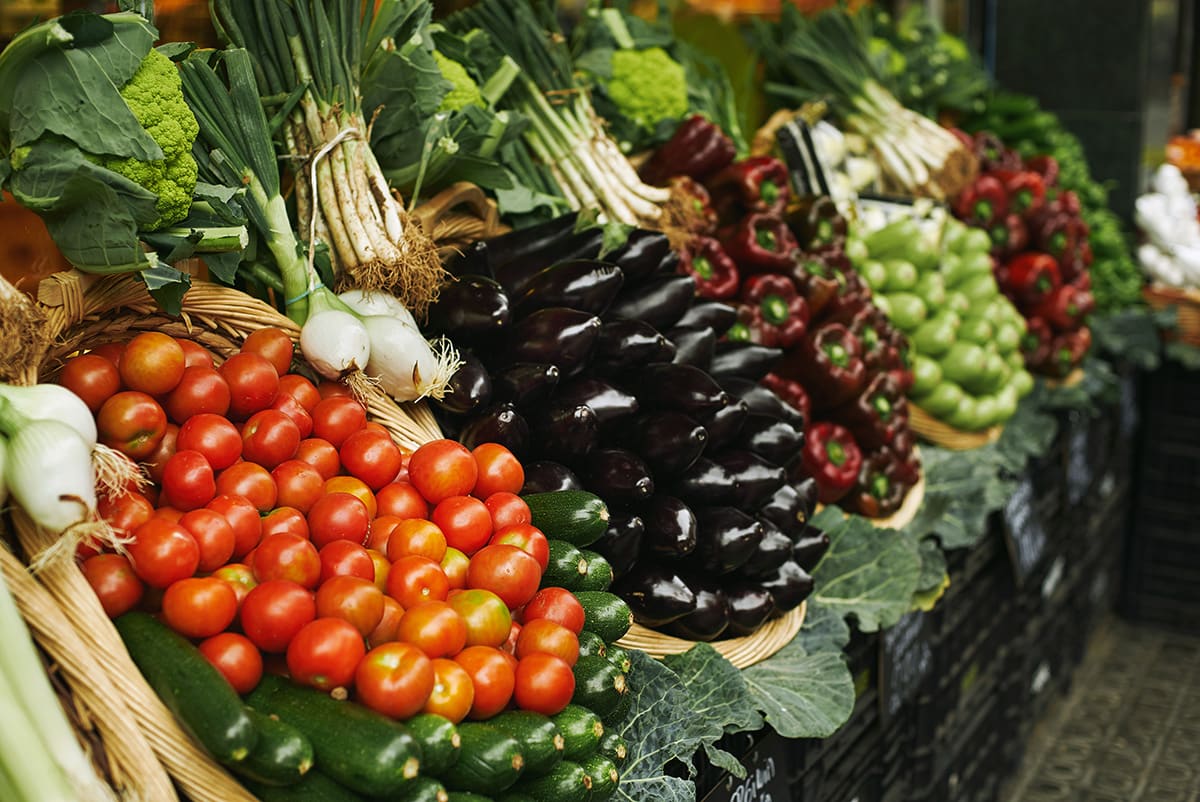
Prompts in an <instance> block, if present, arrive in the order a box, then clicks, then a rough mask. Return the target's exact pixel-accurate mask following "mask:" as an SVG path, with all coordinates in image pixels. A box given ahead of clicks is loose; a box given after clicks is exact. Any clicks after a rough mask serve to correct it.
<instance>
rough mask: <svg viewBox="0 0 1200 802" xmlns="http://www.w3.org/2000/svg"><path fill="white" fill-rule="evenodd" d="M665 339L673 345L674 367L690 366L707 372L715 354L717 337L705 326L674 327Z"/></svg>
mask: <svg viewBox="0 0 1200 802" xmlns="http://www.w3.org/2000/svg"><path fill="white" fill-rule="evenodd" d="M667 339H669V340H670V341H671V342H673V343H675V358H674V359H672V360H671V361H672V362H674V363H675V364H676V365H691V366H692V367H696V368H700V370H708V363H710V362H712V358H713V354H714V353H716V346H717V335H715V334H713V330H712V329H710V328H708V327H707V326H676V327H675V328H673V329H671V330H670V331H668V332H667Z"/></svg>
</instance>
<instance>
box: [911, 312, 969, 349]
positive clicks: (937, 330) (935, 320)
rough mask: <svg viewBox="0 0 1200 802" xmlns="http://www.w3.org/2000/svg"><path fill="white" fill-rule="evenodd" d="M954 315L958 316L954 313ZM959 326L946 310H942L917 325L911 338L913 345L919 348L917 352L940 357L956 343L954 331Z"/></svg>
mask: <svg viewBox="0 0 1200 802" xmlns="http://www.w3.org/2000/svg"><path fill="white" fill-rule="evenodd" d="M951 314H953V313H951ZM954 317H955V318H957V317H958V316H957V315H954ZM957 328H958V326H957V325H956V324H955V321H953V320H951V318H950V316H948V315H947V314H946V313H945V312H941V313H938V314H937V315H934V317H932V318H931V319H929V320H926V321H925V322H924V323H922V324H921V325H920V326H917V329H916V331H914V332H913V333H912V336H911V337H910V339H911V340H912V344H913V347H914V348H916V349H917V353H919V354H925V355H926V356H931V357H940V356H941V355H942V354H944V353H946V352H947V351H949V350H950V346H952V345H953V344H954V337H955V334H954V332H955V329H957Z"/></svg>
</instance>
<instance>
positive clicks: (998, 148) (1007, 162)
mask: <svg viewBox="0 0 1200 802" xmlns="http://www.w3.org/2000/svg"><path fill="white" fill-rule="evenodd" d="M975 157H976V158H977V159H979V169H980V170H982V171H984V172H988V171H990V170H996V169H1001V170H1019V169H1021V157H1020V155H1019V154H1018V153H1017V152H1016V151H1015V150H1011V149H1009V148H1007V147H1005V145H1004V142H1003V141H1002V140H1001V139H1000V137H998V136H996V135H995V134H993V133H992V132H991V131H980V132H979V133H977V134H975Z"/></svg>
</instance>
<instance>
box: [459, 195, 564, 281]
mask: <svg viewBox="0 0 1200 802" xmlns="http://www.w3.org/2000/svg"><path fill="white" fill-rule="evenodd" d="M578 217H579V215H578V213H576V212H568V213H567V214H563V215H559V216H558V217H556V218H554V219H553V220H547V221H546V222H544V223H538V224H536V225H532V226H526V227H525V228H519V229H517V230H516V231H511V232H509V233H507V234H502V235H500V236H499V237H493V238H492V239H489V240H485V241H484V242H481V243H476V244H475V245H472V246H471V247H470V248H468V249H467V253H473V252H474V251H475V250H477V249H478V246H480V245H482V246H483V251H484V254H485V256H486V263H487V266H488V273H487V274H488V275H490V276H492V277H493V278H498V276H497V275H496V273H497V272H498V271H503V270H504V268H505V267H507V266H508V265H509V264H510V263H517V264H520V265H522V266H527V265H529V263H531V262H534V263H542V262H544V263H546V264H549V262H551V261H553V260H555V259H557V258H558V257H557V256H556V254H557V253H558V252H560V251H561V250H562V248H563V245H564V244H566V243H567V242H569V241H570V240H571V239H572V237H574V236H575V223H576V221H577V220H578ZM476 272H478V271H476ZM502 283H503V282H502Z"/></svg>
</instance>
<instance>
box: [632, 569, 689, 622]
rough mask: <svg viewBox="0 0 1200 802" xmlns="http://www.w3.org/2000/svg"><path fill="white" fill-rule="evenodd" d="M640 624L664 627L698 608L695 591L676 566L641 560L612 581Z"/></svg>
mask: <svg viewBox="0 0 1200 802" xmlns="http://www.w3.org/2000/svg"><path fill="white" fill-rule="evenodd" d="M613 593H615V594H617V595H618V596H620V597H621V598H622V599H624V600H625V602H626V603H627V604H628V605H629V609H630V610H632V611H633V617H634V618H635V619H636V620H637V622H638V623H639V624H642V625H643V626H648V627H661V626H662V625H664V624H669V623H670V622H672V621H674V620H675V619H677V618H681V617H683V616H685V615H687V614H688V613H690V612H692V611H693V610H695V609H696V594H695V593H693V592H692V589H691V588H690V587H688V585H687V583H686V582H684V581H683V578H682V577H681V576H679V574H677V573H676V572H675V571H674V570H673V569H671V568H669V567H667V566H663V565H653V564H652V563H647V562H640V563H638V564H637V565H636V566H634V568H633V570H632V571H630V572H629V573H628V574H626V575H625V576H623V577H621V579H620V580H619V581H617V582H616V583H614V584H613Z"/></svg>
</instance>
